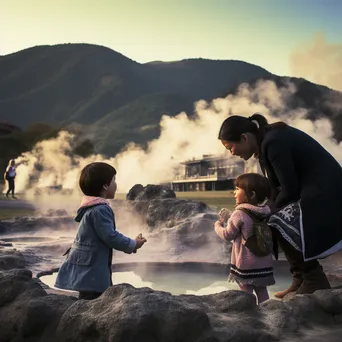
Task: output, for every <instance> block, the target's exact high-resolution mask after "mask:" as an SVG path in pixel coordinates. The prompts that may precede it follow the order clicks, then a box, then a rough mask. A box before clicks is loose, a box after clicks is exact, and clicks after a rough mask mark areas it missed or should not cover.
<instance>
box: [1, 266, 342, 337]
mask: <svg viewBox="0 0 342 342" xmlns="http://www.w3.org/2000/svg"><path fill="white" fill-rule="evenodd" d="M341 308H342V290H341V289H340V290H322V291H316V292H315V293H314V294H312V295H297V296H295V297H293V298H291V299H284V300H283V301H277V300H269V301H266V302H265V303H263V304H261V305H260V306H257V305H256V299H255V297H254V295H251V294H248V293H244V292H241V291H234V290H233V291H224V292H221V293H218V294H213V295H207V296H193V295H180V296H174V295H171V294H170V293H168V292H161V291H153V290H151V289H149V288H134V287H133V286H131V285H128V284H120V285H115V286H112V287H110V288H109V289H108V290H107V291H105V293H104V294H103V295H102V296H101V297H99V298H97V299H95V300H92V301H85V300H77V299H76V298H74V297H70V296H63V295H57V294H47V293H46V291H45V290H44V289H43V288H42V287H41V286H40V284H39V282H38V281H37V280H35V279H32V273H31V272H30V271H29V270H26V269H21V270H18V269H14V270H11V271H2V272H0V322H1V334H0V342H5V341H16V342H33V341H37V342H60V341H66V342H73V341H75V342H76V341H77V342H78V341H84V342H93V341H108V342H153V341H163V342H164V341H165V342H176V341H177V342H227V341H260V342H263V341H265V342H268V341H288V342H289V341H291V342H297V341H301V342H309V341H311V342H312V341H317V342H318V341H323V340H325V341H329V342H338V341H340V339H341V333H342V309H341Z"/></svg>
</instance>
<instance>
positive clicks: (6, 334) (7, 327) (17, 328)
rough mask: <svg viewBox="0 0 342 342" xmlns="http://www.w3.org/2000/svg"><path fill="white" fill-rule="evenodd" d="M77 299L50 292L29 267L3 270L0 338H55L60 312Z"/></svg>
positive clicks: (50, 339)
mask: <svg viewBox="0 0 342 342" xmlns="http://www.w3.org/2000/svg"><path fill="white" fill-rule="evenodd" d="M75 300H76V298H72V297H67V296H58V295H47V293H46V292H45V290H43V288H42V287H41V286H40V285H39V283H38V282H37V281H36V280H34V279H32V273H31V271H29V270H27V269H22V270H18V269H13V270H10V271H7V272H0V322H1V333H0V342H5V341H17V342H21V341H52V340H53V338H54V333H55V331H56V328H57V325H58V323H59V320H60V318H61V316H62V315H63V313H64V311H65V310H66V309H67V308H68V307H69V306H70V305H71V304H72V303H74V302H75Z"/></svg>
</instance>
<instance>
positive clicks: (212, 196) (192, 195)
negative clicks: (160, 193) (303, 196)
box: [115, 190, 235, 210]
mask: <svg viewBox="0 0 342 342" xmlns="http://www.w3.org/2000/svg"><path fill="white" fill-rule="evenodd" d="M176 195H177V198H183V199H189V200H194V201H201V202H204V203H206V204H208V205H209V206H210V207H212V208H213V209H217V208H219V209H221V208H228V209H230V210H232V209H234V206H235V199H234V194H233V191H232V190H231V191H194V192H190V191H189V192H176ZM115 198H116V199H118V200H124V199H125V198H126V194H116V196H115Z"/></svg>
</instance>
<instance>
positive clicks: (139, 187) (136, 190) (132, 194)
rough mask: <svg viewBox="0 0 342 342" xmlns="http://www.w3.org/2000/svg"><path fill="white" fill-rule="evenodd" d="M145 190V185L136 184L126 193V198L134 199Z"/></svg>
mask: <svg viewBox="0 0 342 342" xmlns="http://www.w3.org/2000/svg"><path fill="white" fill-rule="evenodd" d="M143 190H144V187H143V186H142V185H141V184H135V185H134V186H133V187H132V188H131V189H130V190H129V191H128V194H127V195H126V200H128V201H134V200H135V199H136V198H137V196H138V195H139V194H140V192H142V191H143Z"/></svg>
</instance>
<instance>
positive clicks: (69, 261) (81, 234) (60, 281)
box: [55, 204, 136, 293]
mask: <svg viewBox="0 0 342 342" xmlns="http://www.w3.org/2000/svg"><path fill="white" fill-rule="evenodd" d="M75 221H77V222H80V225H79V228H78V231H77V234H76V238H75V240H74V242H73V244H72V246H71V248H70V250H69V252H68V254H67V256H66V258H65V260H64V262H63V264H62V265H61V267H60V269H59V272H58V275H57V279H56V283H55V287H57V288H61V289H65V290H73V291H82V292H83V291H84V292H86V291H94V292H101V293H102V292H104V291H105V290H106V289H107V288H108V287H109V286H111V285H112V269H111V264H112V255H113V249H116V250H119V251H123V252H125V253H132V252H134V250H135V247H136V242H135V240H132V239H130V238H128V237H126V236H124V235H122V234H120V233H119V232H118V231H116V227H115V218H114V213H113V211H112V209H111V208H110V206H109V205H107V204H98V205H93V206H89V207H81V208H80V209H79V210H78V211H77V216H76V218H75Z"/></svg>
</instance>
